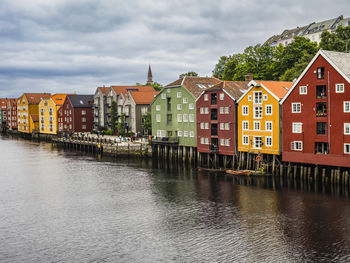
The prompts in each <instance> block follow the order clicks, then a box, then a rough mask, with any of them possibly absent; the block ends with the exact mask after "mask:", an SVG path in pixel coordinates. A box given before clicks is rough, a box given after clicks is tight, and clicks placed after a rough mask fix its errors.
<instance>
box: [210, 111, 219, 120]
mask: <svg viewBox="0 0 350 263" xmlns="http://www.w3.org/2000/svg"><path fill="white" fill-rule="evenodd" d="M210 119H211V120H212V121H217V120H218V110H217V109H211V111H210Z"/></svg>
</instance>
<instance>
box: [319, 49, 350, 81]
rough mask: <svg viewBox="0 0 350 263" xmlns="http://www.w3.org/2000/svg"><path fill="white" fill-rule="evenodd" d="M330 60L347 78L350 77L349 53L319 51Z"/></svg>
mask: <svg viewBox="0 0 350 263" xmlns="http://www.w3.org/2000/svg"><path fill="white" fill-rule="evenodd" d="M321 52H322V53H323V54H324V55H325V56H326V57H327V58H328V59H329V60H330V61H332V62H333V63H334V64H335V65H336V66H337V67H338V68H339V70H341V71H342V72H343V73H344V74H345V75H346V76H347V77H348V78H350V53H344V52H335V51H328V50H322V51H321Z"/></svg>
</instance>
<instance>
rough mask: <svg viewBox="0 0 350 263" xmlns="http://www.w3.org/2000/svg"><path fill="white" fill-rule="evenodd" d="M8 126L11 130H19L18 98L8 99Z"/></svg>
mask: <svg viewBox="0 0 350 263" xmlns="http://www.w3.org/2000/svg"><path fill="white" fill-rule="evenodd" d="M6 127H7V129H9V130H11V131H12V130H17V99H8V100H7V117H6Z"/></svg>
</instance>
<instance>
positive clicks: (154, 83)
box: [136, 81, 163, 91]
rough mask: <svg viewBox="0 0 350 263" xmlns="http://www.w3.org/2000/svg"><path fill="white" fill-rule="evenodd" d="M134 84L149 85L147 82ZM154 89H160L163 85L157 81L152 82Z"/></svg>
mask: <svg viewBox="0 0 350 263" xmlns="http://www.w3.org/2000/svg"><path fill="white" fill-rule="evenodd" d="M136 86H149V85H147V84H141V83H139V82H137V83H136ZM151 86H152V87H153V88H154V90H155V91H160V90H161V89H162V88H163V85H162V84H160V83H158V82H155V81H154V82H153V83H152V85H151Z"/></svg>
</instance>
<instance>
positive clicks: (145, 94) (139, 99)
mask: <svg viewBox="0 0 350 263" xmlns="http://www.w3.org/2000/svg"><path fill="white" fill-rule="evenodd" d="M158 93H159V92H158V91H133V92H130V93H129V94H130V96H131V97H132V98H133V100H134V101H135V103H136V104H151V102H152V101H153V99H154V97H155V96H157V94H158Z"/></svg>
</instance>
